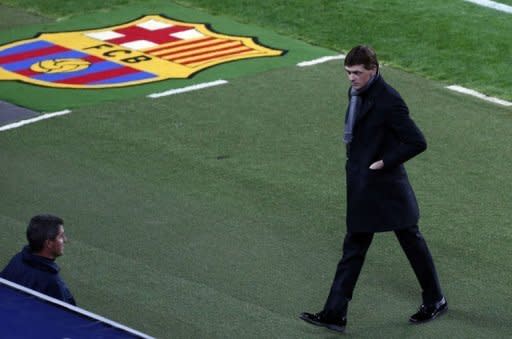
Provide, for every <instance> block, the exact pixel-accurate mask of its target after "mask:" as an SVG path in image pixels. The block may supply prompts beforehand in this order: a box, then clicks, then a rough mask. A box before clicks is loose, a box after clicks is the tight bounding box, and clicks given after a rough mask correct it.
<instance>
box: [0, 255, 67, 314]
mask: <svg viewBox="0 0 512 339" xmlns="http://www.w3.org/2000/svg"><path fill="white" fill-rule="evenodd" d="M59 270H60V268H59V266H58V265H57V264H56V263H55V261H54V260H51V259H48V258H45V257H42V256H39V255H35V254H33V253H32V252H30V248H29V247H28V246H25V247H24V248H23V250H22V251H21V252H19V253H18V254H16V255H15V256H14V257H12V259H11V261H10V262H9V264H7V266H6V267H5V268H4V270H3V271H2V272H1V273H0V277H1V278H4V279H7V280H9V281H12V282H14V283H16V284H19V285H22V286H25V287H28V288H30V289H33V290H35V291H38V292H41V293H43V294H46V295H49V296H50V297H54V298H56V299H60V300H62V301H64V302H67V303H69V304H72V305H76V302H75V299H74V298H73V295H71V292H70V291H69V289H68V287H67V286H66V284H65V283H64V281H63V280H62V279H61V277H60V275H59Z"/></svg>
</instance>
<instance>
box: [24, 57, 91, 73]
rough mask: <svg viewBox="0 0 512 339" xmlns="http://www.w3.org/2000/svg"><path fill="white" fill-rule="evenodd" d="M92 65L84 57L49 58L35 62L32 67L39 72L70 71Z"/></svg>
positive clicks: (76, 70)
mask: <svg viewBox="0 0 512 339" xmlns="http://www.w3.org/2000/svg"><path fill="white" fill-rule="evenodd" d="M90 65H91V63H90V62H89V61H87V60H83V59H76V58H73V59H48V60H42V61H39V62H37V63H35V64H33V65H32V66H31V67H30V69H31V70H32V71H34V72H38V73H50V74H51V73H69V72H78V71H81V70H84V69H86V68H88V67H89V66H90Z"/></svg>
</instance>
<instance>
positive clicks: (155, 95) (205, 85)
mask: <svg viewBox="0 0 512 339" xmlns="http://www.w3.org/2000/svg"><path fill="white" fill-rule="evenodd" d="M227 83H228V82H227V81H226V80H216V81H212V82H204V83H201V84H197V85H192V86H187V87H183V88H175V89H171V90H168V91H165V92H160V93H153V94H150V95H148V98H151V99H156V98H160V97H165V96H168V95H174V94H181V93H185V92H190V91H197V90H200V89H203V88H208V87H213V86H220V85H224V84H227Z"/></svg>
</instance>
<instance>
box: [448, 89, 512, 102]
mask: <svg viewBox="0 0 512 339" xmlns="http://www.w3.org/2000/svg"><path fill="white" fill-rule="evenodd" d="M446 88H448V89H450V90H452V91H455V92H459V93H463V94H467V95H471V96H474V97H476V98H479V99H482V100H485V101H489V102H492V103H495V104H498V105H502V106H507V107H509V106H512V102H510V101H506V100H502V99H498V98H495V97H490V96H487V95H485V94H482V93H480V92H477V91H475V90H472V89H469V88H465V87H462V86H458V85H452V86H447V87H446Z"/></svg>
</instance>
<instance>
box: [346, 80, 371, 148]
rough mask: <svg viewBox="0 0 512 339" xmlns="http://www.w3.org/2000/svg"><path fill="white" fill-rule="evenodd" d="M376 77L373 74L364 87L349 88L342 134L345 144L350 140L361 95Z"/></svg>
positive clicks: (359, 108) (359, 106)
mask: <svg viewBox="0 0 512 339" xmlns="http://www.w3.org/2000/svg"><path fill="white" fill-rule="evenodd" d="M378 77H379V74H377V75H375V76H374V77H372V78H371V79H370V80H369V81H368V83H367V84H366V85H365V86H364V87H362V88H360V89H358V90H357V89H355V88H350V103H349V106H348V115H347V120H346V121H345V131H344V134H343V142H344V143H345V144H349V143H350V142H351V141H352V137H353V134H352V132H353V130H354V123H355V121H356V117H357V115H358V114H359V111H360V110H361V102H362V99H361V95H362V94H363V93H364V92H366V90H368V88H370V86H371V85H372V84H373V83H374V82H375V80H377V78H378Z"/></svg>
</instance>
